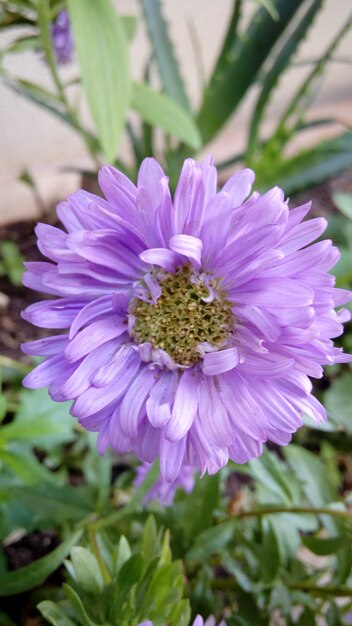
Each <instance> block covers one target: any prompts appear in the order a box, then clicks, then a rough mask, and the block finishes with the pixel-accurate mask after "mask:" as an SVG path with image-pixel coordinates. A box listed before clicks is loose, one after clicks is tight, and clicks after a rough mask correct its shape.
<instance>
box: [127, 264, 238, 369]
mask: <svg viewBox="0 0 352 626" xmlns="http://www.w3.org/2000/svg"><path fill="white" fill-rule="evenodd" d="M205 278H206V284H205ZM159 280H160V286H161V294H160V296H159V298H158V299H157V301H156V302H154V303H153V302H146V301H144V300H140V299H139V298H138V297H137V298H134V299H133V300H132V302H131V304H130V315H131V316H133V318H134V324H133V326H132V328H131V330H130V333H131V335H132V338H133V339H134V341H135V342H136V343H137V344H141V343H145V342H149V343H151V344H152V346H153V348H155V349H157V348H160V349H161V350H164V351H165V352H167V354H168V355H169V356H170V357H171V358H172V359H173V360H174V362H175V363H177V364H179V365H183V366H186V367H187V366H190V365H193V364H194V363H196V362H197V361H199V359H200V358H201V354H203V353H204V349H202V348H200V344H202V345H203V346H204V344H208V345H209V346H210V348H215V349H216V348H217V349H220V348H221V347H223V346H224V345H225V344H226V342H227V340H228V339H229V336H230V334H231V329H232V325H233V315H232V312H231V306H232V305H231V304H230V302H229V301H228V300H226V298H225V295H224V293H223V292H222V291H221V289H220V286H219V280H217V279H215V278H211V277H209V276H207V277H205V275H204V274H203V275H202V276H198V277H195V276H194V273H193V268H191V267H190V266H189V265H185V266H183V267H179V268H178V269H177V270H176V272H175V273H174V274H169V273H165V274H164V276H163V277H162V278H161V279H159ZM210 292H211V294H212V296H213V294H215V297H212V298H211V299H210V298H209V293H210ZM209 300H210V301H209Z"/></svg>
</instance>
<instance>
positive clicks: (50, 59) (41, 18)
mask: <svg viewBox="0 0 352 626" xmlns="http://www.w3.org/2000/svg"><path fill="white" fill-rule="evenodd" d="M38 24H39V29H40V37H41V42H42V46H43V50H44V53H45V57H46V61H47V64H48V68H49V70H50V73H51V76H52V79H53V82H54V84H55V87H56V90H57V97H58V99H59V100H60V102H62V104H63V105H64V107H65V108H66V111H67V114H68V115H69V116H70V118H71V121H72V124H73V125H74V126H75V128H76V129H77V130H78V132H79V133H80V134H81V135H82V137H83V139H84V141H85V143H86V146H87V148H88V150H89V153H90V155H91V157H92V159H93V160H94V163H95V165H96V166H97V167H98V168H99V167H100V162H99V159H98V158H97V154H96V152H97V151H96V147H95V145H94V139H93V138H92V137H91V136H90V134H89V133H88V132H87V131H86V130H85V128H83V126H82V125H81V123H80V121H79V118H78V114H77V111H76V110H75V109H74V108H73V107H71V104H70V102H69V100H68V98H67V96H66V92H65V89H64V86H63V84H62V82H61V80H60V76H59V73H58V71H57V67H56V61H55V55H54V51H53V47H52V42H51V33H50V24H51V21H50V9H49V4H48V1H47V0H42V1H41V2H40V3H39V6H38Z"/></svg>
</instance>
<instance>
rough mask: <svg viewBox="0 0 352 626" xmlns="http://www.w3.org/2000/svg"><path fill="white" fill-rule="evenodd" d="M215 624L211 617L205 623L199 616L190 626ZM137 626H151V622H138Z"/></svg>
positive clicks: (220, 625)
mask: <svg viewBox="0 0 352 626" xmlns="http://www.w3.org/2000/svg"><path fill="white" fill-rule="evenodd" d="M215 623H216V622H215V618H214V617H213V616H212V615H211V616H210V617H208V619H207V620H206V621H204V619H203V618H202V617H201V616H200V615H197V617H196V618H195V620H194V622H193V624H192V626H215ZM138 626H153V622H150V621H149V620H146V621H144V622H140V624H138ZM218 626H226V622H224V621H221V622H220V623H219V625H218Z"/></svg>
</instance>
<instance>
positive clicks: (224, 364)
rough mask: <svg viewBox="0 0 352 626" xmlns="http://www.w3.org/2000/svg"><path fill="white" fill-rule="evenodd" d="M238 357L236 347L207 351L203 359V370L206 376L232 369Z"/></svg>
mask: <svg viewBox="0 0 352 626" xmlns="http://www.w3.org/2000/svg"><path fill="white" fill-rule="evenodd" d="M239 359H240V356H239V352H238V350H237V348H227V349H226V350H219V351H218V352H207V353H206V354H205V355H204V359H203V366H202V369H203V372H204V374H205V375H206V376H216V375H217V374H222V373H223V372H228V371H229V370H232V369H233V368H234V367H236V365H237V364H238V362H239Z"/></svg>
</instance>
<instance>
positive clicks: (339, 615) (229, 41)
mask: <svg viewBox="0 0 352 626" xmlns="http://www.w3.org/2000/svg"><path fill="white" fill-rule="evenodd" d="M260 4H261V5H262V6H261V7H259V8H258V9H257V11H256V14H255V16H254V18H253V20H252V22H251V24H250V26H249V29H248V31H247V32H246V33H245V34H246V36H245V37H244V32H243V29H242V30H241V18H242V11H243V5H244V1H241V0H237V1H236V2H235V3H234V7H233V13H232V16H231V20H230V24H229V28H228V32H227V34H226V37H225V40H224V44H223V47H222V50H221V52H220V54H219V58H218V60H217V62H216V65H215V69H214V72H213V74H212V76H211V77H210V79H209V82H208V84H207V86H206V88H205V90H204V94H203V98H202V103H201V107H200V110H199V111H198V112H193V111H192V108H191V105H190V102H189V99H188V96H187V94H186V90H185V87H184V83H183V80H182V78H181V74H180V70H179V68H178V65H177V62H176V57H175V52H174V50H173V47H172V45H171V42H170V40H169V36H168V31H167V26H166V24H165V21H164V19H163V15H162V11H161V6H160V3H159V2H156V1H155V0H143V1H142V2H141V7H142V11H143V16H144V19H145V22H146V25H147V27H148V32H149V36H150V40H151V44H152V56H151V59H150V61H149V63H148V67H147V68H146V72H145V81H144V82H143V83H142V82H141V83H136V82H133V80H132V77H131V68H130V66H129V41H130V40H131V38H132V37H133V34H134V31H135V29H136V27H137V24H136V21H135V20H134V19H133V18H130V17H121V16H118V14H117V13H116V11H115V10H114V9H113V6H112V4H111V3H110V2H109V1H108V0H99V2H98V0H69V1H68V2H67V3H65V2H62V1H61V0H57V1H56V0H53V1H51V2H49V1H48V0H21V1H20V0H14V1H13V2H10V1H9V2H3V3H2V5H1V8H0V11H1V12H2V28H6V29H12V28H13V27H16V28H17V27H19V30H16V31H14V32H16V33H17V34H16V39H15V40H14V41H13V42H12V43H11V44H10V45H9V47H8V48H7V49H6V50H3V64H2V69H1V72H2V76H3V78H4V80H5V82H6V84H7V85H9V87H10V88H11V89H14V90H15V91H17V92H18V93H21V94H22V95H23V96H25V97H27V98H30V99H31V100H33V101H34V102H36V103H37V104H38V105H40V106H42V107H44V108H45V109H47V110H49V111H51V112H52V113H53V114H55V115H57V116H58V117H59V118H60V119H62V120H63V121H64V122H65V123H68V124H69V125H70V126H71V127H73V128H74V129H75V130H76V131H77V132H78V133H79V134H80V135H81V137H82V139H83V141H84V142H85V144H86V147H87V150H88V151H89V153H90V154H91V156H92V159H93V161H94V163H95V165H96V166H98V165H99V163H100V162H101V160H103V159H108V160H110V161H113V162H114V163H115V164H117V165H119V167H122V168H123V169H125V170H126V171H129V173H131V174H132V175H133V174H134V173H135V171H136V169H137V167H138V164H139V163H140V162H141V160H142V159H143V158H144V157H145V156H150V155H151V154H154V153H156V152H158V153H159V151H160V150H161V152H162V154H163V157H164V160H165V161H166V162H167V165H168V169H169V171H170V173H171V177H172V178H174V179H176V177H177V174H178V169H179V164H180V162H181V161H182V160H183V158H184V156H185V154H192V153H194V152H196V151H197V150H200V149H202V148H203V147H204V146H206V145H207V143H208V142H209V141H211V140H212V139H213V138H214V137H215V136H216V135H217V133H218V132H220V130H221V128H222V127H223V125H224V124H225V123H226V121H227V120H228V119H230V117H231V116H232V115H233V113H235V111H236V109H237V107H238V106H239V104H240V103H241V102H242V101H243V98H244V96H245V94H246V93H247V92H248V90H249V89H250V88H251V87H252V86H253V85H254V84H256V85H258V86H259V90H258V98H257V101H256V104H255V106H254V109H253V115H252V119H251V122H250V126H249V129H248V136H249V138H248V143H247V147H246V151H245V153H244V154H241V155H230V157H229V159H228V160H227V162H226V163H225V162H224V163H223V164H222V165H223V166H224V167H225V166H228V165H231V164H233V163H235V162H237V161H242V162H244V163H246V164H247V165H250V166H252V167H253V168H254V169H256V171H257V174H258V180H259V185H260V187H261V188H264V187H266V186H267V185H270V184H272V182H273V181H275V183H277V182H279V183H281V184H283V185H285V190H286V191H287V192H290V191H294V190H298V189H301V188H303V187H306V186H309V185H310V184H312V183H313V182H318V181H319V180H322V179H325V178H326V177H327V176H330V175H335V174H336V173H337V172H338V171H340V170H342V169H343V168H345V167H347V166H349V165H351V163H352V150H351V133H350V132H345V133H343V134H342V135H341V136H340V137H338V138H336V139H333V140H328V141H325V142H324V143H322V144H320V145H318V146H315V147H314V148H312V149H310V150H305V151H303V152H301V153H299V154H296V155H295V156H294V157H290V158H286V157H285V156H284V150H285V149H286V148H287V146H288V145H289V143H290V141H291V139H293V138H294V137H296V135H297V133H298V132H304V130H305V128H307V127H309V125H307V123H306V122H305V118H304V115H305V111H306V107H307V106H308V104H309V102H310V98H311V95H312V92H313V87H314V84H315V82H316V80H317V79H319V76H320V75H321V73H322V71H323V69H324V68H325V67H326V65H327V63H328V62H329V61H330V60H331V59H332V58H333V56H334V54H335V50H336V46H337V44H338V43H339V41H340V40H341V38H342V37H343V35H344V34H345V32H347V30H348V29H349V28H350V22H348V23H347V24H345V25H344V26H343V28H342V29H341V31H340V33H339V34H338V36H337V37H336V38H335V39H334V41H331V42H328V44H327V48H326V51H325V53H324V54H323V56H322V58H321V59H317V60H316V61H315V62H314V63H313V65H312V68H311V70H310V73H309V75H308V77H307V78H306V79H305V80H304V82H303V83H302V85H301V86H300V88H299V90H298V91H297V93H296V94H294V96H293V97H292V99H291V102H290V104H289V105H288V107H287V109H286V111H284V113H283V114H282V116H281V118H280V119H279V120H278V122H277V125H276V128H275V129H274V131H273V132H272V134H271V135H270V136H269V137H264V136H263V130H262V128H263V122H264V119H265V115H267V105H268V103H269V101H270V98H271V96H272V94H273V93H274V90H275V88H276V85H277V83H278V81H279V79H280V77H281V76H282V74H283V73H285V72H286V71H289V69H290V67H291V64H292V60H293V59H294V55H295V53H296V51H297V49H298V46H299V44H300V42H301V41H303V39H304V38H305V37H306V36H307V35H308V32H309V28H310V25H311V24H312V23H313V21H314V19H315V16H316V15H317V14H318V12H319V11H320V10H321V7H322V4H323V3H322V2H321V1H317V0H315V1H314V0H313V1H311V2H307V1H300V0H295V1H293V0H292V1H291V0H281V1H280V0H275V1H274V0H273V2H269V1H268V0H267V1H263V2H261V3H260ZM66 6H67V7H68V10H69V12H70V18H71V21H72V25H73V31H74V38H75V45H76V54H77V58H78V62H79V76H78V77H77V79H76V80H74V81H72V80H70V82H68V83H65V82H63V78H62V75H61V70H60V69H58V67H57V63H56V59H55V55H54V50H53V46H52V39H51V26H52V23H53V22H54V20H55V19H56V17H57V15H58V13H59V12H60V11H61V10H62V9H63V8H65V7H66ZM98 33H103V34H104V35H103V36H102V35H100V36H98ZM98 40H99V41H100V42H102V44H103V45H98V43H97V42H98ZM27 49H32V50H36V51H37V53H38V54H40V55H42V58H43V61H45V60H46V62H47V64H48V67H49V70H50V72H51V75H52V78H53V85H52V91H48V90H46V89H44V88H43V87H42V86H41V85H39V84H33V83H29V82H28V81H25V80H23V79H19V78H17V77H14V76H12V75H10V74H9V72H8V71H7V70H6V57H7V55H9V54H15V53H21V52H22V51H24V50H27ZM116 59H119V62H118V63H116ZM102 68H103V69H104V71H102ZM156 72H157V73H158V75H159V77H160V79H161V83H162V92H160V93H159V92H157V91H156V90H154V89H153V87H152V86H151V84H152V78H154V75H155V74H156ZM234 85H236V89H234V87H233V86H234ZM74 89H76V90H80V91H81V90H82V92H83V94H84V96H85V98H86V99H87V102H88V105H89V108H90V111H91V116H92V120H93V126H94V130H93V131H92V130H91V129H90V128H88V127H86V126H85V125H83V122H82V120H81V116H80V111H79V108H78V107H77V105H76V103H74V101H75V99H74V98H73V97H72V94H71V91H73V90H74ZM131 110H133V111H134V112H135V113H137V114H138V116H139V118H140V125H139V126H135V125H134V124H132V122H130V118H129V113H130V111H131ZM330 121H331V120H325V119H324V120H316V121H315V122H313V123H311V124H319V125H323V124H328V123H330ZM157 128H158V129H159V130H160V129H161V131H162V133H163V135H162V137H163V140H162V145H161V147H160V146H159V144H158V148H156V137H155V135H156V132H155V131H156V129H157ZM124 129H126V131H127V133H128V136H129V138H130V142H131V147H132V151H133V155H134V163H133V166H132V167H131V166H127V165H126V164H125V163H122V162H121V160H120V158H119V152H118V146H119V141H120V139H121V135H122V133H123V131H124ZM130 170H132V171H130ZM334 202H335V204H336V207H337V211H336V212H335V213H333V214H332V215H331V216H329V229H330V234H331V237H332V238H333V239H334V241H335V242H336V243H337V244H338V245H339V247H340V249H341V253H342V255H341V260H340V262H339V264H338V265H337V266H336V268H335V270H334V272H335V275H336V279H337V285H338V286H339V287H342V288H347V289H350V288H351V286H352V271H351V267H352V247H351V241H352V222H351V219H352V199H351V196H350V195H349V194H345V193H336V194H335V196H334ZM0 253H1V255H0V256H1V260H0V272H2V273H3V274H6V275H8V276H9V277H10V279H11V281H12V282H13V283H14V284H18V281H19V280H20V273H21V260H20V256H19V254H18V250H17V248H15V247H13V246H12V245H11V244H10V245H9V242H3V243H2V244H1V249H0ZM343 344H344V347H345V349H346V350H347V351H351V349H352V334H351V332H349V333H348V332H347V333H345V335H344V338H343ZM0 366H1V385H2V387H1V389H2V391H1V394H0V421H1V427H0V470H1V473H0V541H1V548H0V596H1V599H0V600H1V601H0V606H1V609H0V624H4V625H7V626H13V625H15V626H16V625H17V624H19V623H25V622H26V620H27V617H28V615H27V613H28V612H31V615H34V616H35V619H41V618H39V614H40V615H41V616H42V618H43V619H45V623H48V624H53V625H54V626H78V625H84V626H98V625H99V626H102V625H103V624H104V625H105V626H108V625H110V624H111V625H115V624H116V625H119V626H137V624H139V623H140V622H142V621H143V620H145V619H149V620H151V621H153V622H154V624H155V625H157V626H166V625H168V624H172V625H173V626H176V625H180V626H181V625H182V626H183V625H184V626H186V625H187V624H189V623H191V614H192V618H194V616H195V615H196V614H197V613H199V614H202V615H204V617H207V616H208V615H210V614H214V615H216V617H217V618H218V619H221V618H224V619H226V622H227V626H261V625H262V626H265V625H267V624H269V623H270V620H274V619H276V618H277V619H279V620H281V622H282V623H283V624H287V625H288V626H291V625H293V624H297V625H298V626H306V625H308V626H310V625H313V624H318V623H319V624H320V623H322V624H327V625H328V626H338V625H340V624H346V625H347V624H349V623H351V619H350V616H351V611H352V602H351V597H352V552H351V535H352V512H351V493H352V478H351V476H352V474H351V471H352V470H351V467H352V462H351V453H350V451H351V443H352V412H351V406H352V386H351V372H350V369H349V367H348V366H347V365H336V366H334V367H333V368H331V369H330V372H329V374H328V378H326V379H325V382H324V383H323V384H321V385H320V384H319V385H318V386H317V389H316V393H317V394H318V396H319V397H320V399H321V400H322V402H323V403H324V404H325V405H326V407H327V410H328V413H329V424H328V425H324V426H319V427H314V426H312V424H311V423H309V429H307V428H303V429H302V430H301V431H300V432H299V433H297V435H296V436H295V441H294V444H293V445H291V446H290V447H288V448H286V449H285V450H284V451H282V450H280V451H278V450H277V449H276V448H275V447H274V446H273V448H272V449H270V450H267V451H266V453H265V454H264V455H263V456H262V457H261V458H260V459H256V460H254V461H251V462H250V463H248V464H247V465H245V466H236V465H235V464H233V463H232V464H230V465H229V466H228V467H227V468H226V469H225V470H223V471H222V472H221V474H220V475H219V474H217V475H215V476H204V477H203V478H202V479H200V480H197V483H196V487H195V489H194V491H193V492H192V493H191V494H184V493H181V492H178V494H177V496H176V500H175V503H174V505H173V506H172V507H170V508H167V509H166V508H162V507H161V506H160V505H159V504H158V503H157V502H156V503H153V504H151V505H149V506H146V505H145V504H144V497H145V495H146V493H147V492H148V490H149V489H150V488H151V487H152V485H153V484H154V482H155V481H156V479H157V477H158V467H156V466H155V467H153V468H152V470H151V472H149V473H148V475H147V478H146V480H145V481H144V483H143V484H142V485H141V487H139V488H138V489H137V490H136V489H135V488H134V487H133V485H132V482H133V477H134V471H133V464H134V460H133V459H131V458H130V457H129V456H127V457H124V458H123V459H121V458H119V457H114V456H113V455H106V456H105V457H100V456H99V455H98V454H97V452H96V443H95V436H94V435H91V434H88V433H87V432H85V431H83V429H81V428H80V427H77V426H74V425H73V420H72V419H71V417H70V416H69V412H68V405H67V404H66V403H63V404H54V403H53V402H52V401H51V400H50V398H49V397H48V395H47V392H46V391H24V390H21V387H20V380H21V378H22V377H23V375H24V374H25V373H27V371H28V367H27V365H26V364H24V363H18V362H16V361H13V360H11V359H7V358H5V357H0ZM307 423H308V422H307ZM150 513H152V516H151V515H150ZM49 530H50V532H52V533H54V536H55V537H56V538H57V546H56V547H54V549H51V550H50V551H48V553H47V554H44V555H40V556H38V555H36V557H37V558H36V559H35V560H33V561H32V562H30V563H28V564H24V565H22V567H19V568H18V569H13V566H12V565H11V562H10V558H9V547H11V546H14V547H16V545H17V544H18V541H19V536H23V535H24V536H27V535H30V534H31V533H34V532H39V533H43V532H47V531H49ZM171 555H172V556H171ZM317 556H318V557H320V558H319V559H316V557H317ZM9 566H10V567H9ZM48 577H51V578H49V579H48ZM23 594H24V595H23ZM2 601H3V602H4V604H3V603H2ZM37 607H38V608H37ZM318 620H320V621H319V622H318Z"/></svg>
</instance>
